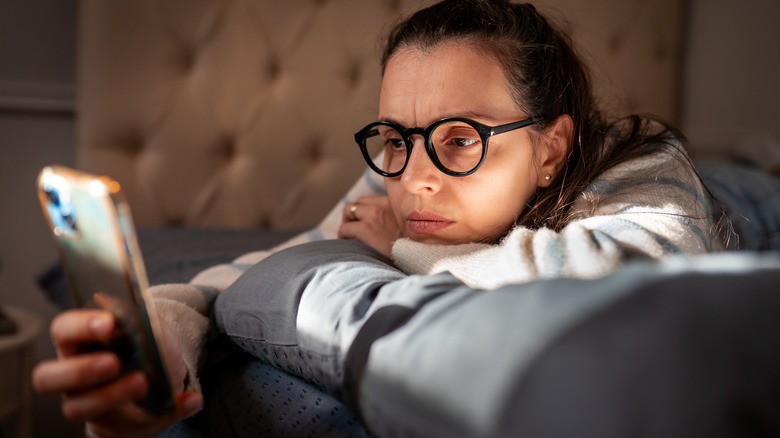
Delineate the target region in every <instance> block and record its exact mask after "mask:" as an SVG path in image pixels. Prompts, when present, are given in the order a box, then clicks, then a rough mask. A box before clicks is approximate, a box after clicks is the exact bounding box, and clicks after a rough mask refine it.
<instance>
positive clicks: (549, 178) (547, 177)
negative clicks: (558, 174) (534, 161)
mask: <svg viewBox="0 0 780 438" xmlns="http://www.w3.org/2000/svg"><path fill="white" fill-rule="evenodd" d="M551 179H552V175H550V174H549V173H548V174H547V175H545V176H544V180H545V181H549V180H551Z"/></svg>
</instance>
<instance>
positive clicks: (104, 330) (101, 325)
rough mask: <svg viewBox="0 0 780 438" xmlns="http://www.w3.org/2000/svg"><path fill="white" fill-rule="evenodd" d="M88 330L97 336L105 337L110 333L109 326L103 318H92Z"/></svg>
mask: <svg viewBox="0 0 780 438" xmlns="http://www.w3.org/2000/svg"><path fill="white" fill-rule="evenodd" d="M89 329H90V330H92V333H94V334H95V335H97V336H107V335H108V334H109V333H110V332H111V324H110V323H109V322H108V321H107V320H106V319H105V318H92V319H91V320H90V321H89Z"/></svg>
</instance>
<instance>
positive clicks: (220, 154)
mask: <svg viewBox="0 0 780 438" xmlns="http://www.w3.org/2000/svg"><path fill="white" fill-rule="evenodd" d="M235 155H236V143H235V140H234V139H233V137H229V136H226V137H224V138H223V139H222V140H221V141H220V142H219V143H218V144H217V145H216V147H215V148H214V156H215V157H217V158H219V159H222V160H223V161H230V160H232V159H233V157H234V156H235Z"/></svg>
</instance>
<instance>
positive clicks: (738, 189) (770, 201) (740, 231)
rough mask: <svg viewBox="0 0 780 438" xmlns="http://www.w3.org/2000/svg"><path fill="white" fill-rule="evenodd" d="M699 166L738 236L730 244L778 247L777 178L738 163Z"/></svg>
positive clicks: (779, 189)
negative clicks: (735, 240) (736, 240)
mask: <svg viewBox="0 0 780 438" xmlns="http://www.w3.org/2000/svg"><path fill="white" fill-rule="evenodd" d="M698 168H699V173H700V174H701V177H702V180H703V181H704V183H705V184H706V185H707V187H708V188H709V189H710V191H711V192H712V194H713V195H715V197H716V198H717V199H718V200H719V201H720V202H721V203H722V204H723V206H724V207H725V208H726V213H727V215H728V217H729V219H730V220H731V222H732V224H733V226H734V231H735V232H736V233H737V235H738V236H739V238H738V242H734V241H732V242H730V243H729V247H730V248H736V249H740V250H750V251H767V250H780V178H777V177H773V176H771V175H770V174H768V173H765V172H763V171H761V170H758V169H755V168H751V167H746V166H743V165H737V164H727V163H703V164H700V165H699V166H698ZM737 244H738V246H737Z"/></svg>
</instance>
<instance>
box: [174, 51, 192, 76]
mask: <svg viewBox="0 0 780 438" xmlns="http://www.w3.org/2000/svg"><path fill="white" fill-rule="evenodd" d="M178 64H179V68H180V69H181V71H182V72H184V73H187V72H189V71H190V70H192V68H193V67H194V66H195V53H194V52H192V51H190V50H182V51H181V52H180V54H179V57H178Z"/></svg>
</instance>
